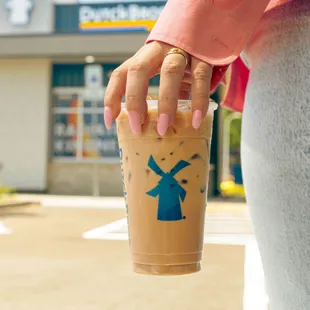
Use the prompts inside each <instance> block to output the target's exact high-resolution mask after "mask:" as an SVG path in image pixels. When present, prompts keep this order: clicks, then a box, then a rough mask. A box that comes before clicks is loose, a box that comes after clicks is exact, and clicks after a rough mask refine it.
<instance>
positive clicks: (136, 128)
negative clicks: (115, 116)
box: [128, 111, 141, 135]
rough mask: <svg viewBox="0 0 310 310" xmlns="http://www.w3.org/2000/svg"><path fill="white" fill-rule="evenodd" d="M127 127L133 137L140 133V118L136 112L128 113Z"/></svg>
mask: <svg viewBox="0 0 310 310" xmlns="http://www.w3.org/2000/svg"><path fill="white" fill-rule="evenodd" d="M128 117H129V125H130V128H131V131H132V133H133V134H134V135H136V134H138V133H140V132H141V117H140V114H139V113H138V112H135V111H128Z"/></svg>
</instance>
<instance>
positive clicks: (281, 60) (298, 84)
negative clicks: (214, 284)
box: [242, 0, 310, 310]
mask: <svg viewBox="0 0 310 310" xmlns="http://www.w3.org/2000/svg"><path fill="white" fill-rule="evenodd" d="M309 4H310V1H309V0H303V1H301V0H296V1H293V2H292V3H291V4H289V5H287V6H284V7H280V8H278V9H276V10H274V11H272V12H270V13H268V14H267V15H266V16H264V17H263V19H262V21H261V22H260V24H259V26H258V27H257V29H256V31H255V32H254V34H253V38H255V40H254V39H253V42H252V43H250V44H249V46H248V47H247V48H246V50H245V53H244V57H246V60H247V62H248V63H249V66H250V68H251V75H250V81H249V86H248V89H247V94H246V105H245V110H244V115H243V128H242V165H243V177H244V184H245V190H246V196H247V202H248V205H249V208H250V213H251V217H252V221H253V224H254V229H255V233H256V237H257V240H258V245H259V248H260V252H261V256H262V261H263V266H264V271H265V277H266V286H267V291H268V295H269V299H270V309H271V310H309V309H310V9H309Z"/></svg>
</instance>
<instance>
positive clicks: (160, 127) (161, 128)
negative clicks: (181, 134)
mask: <svg viewBox="0 0 310 310" xmlns="http://www.w3.org/2000/svg"><path fill="white" fill-rule="evenodd" d="M168 127H169V115H168V114H160V115H159V118H158V122H157V131H158V133H159V135H161V136H164V135H165V134H166V132H167V129H168Z"/></svg>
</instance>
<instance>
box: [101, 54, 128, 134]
mask: <svg viewBox="0 0 310 310" xmlns="http://www.w3.org/2000/svg"><path fill="white" fill-rule="evenodd" d="M130 62H131V59H128V60H127V61H125V62H124V63H123V64H121V65H120V66H119V67H118V68H116V69H115V70H114V71H113V72H112V74H111V77H110V81H109V83H108V86H107V89H106V91H105V95H104V121H105V125H106V127H107V128H111V126H112V121H113V120H115V119H116V118H117V117H118V115H119V113H120V111H121V102H122V98H123V96H124V95H125V91H126V80H127V71H128V68H129V65H130Z"/></svg>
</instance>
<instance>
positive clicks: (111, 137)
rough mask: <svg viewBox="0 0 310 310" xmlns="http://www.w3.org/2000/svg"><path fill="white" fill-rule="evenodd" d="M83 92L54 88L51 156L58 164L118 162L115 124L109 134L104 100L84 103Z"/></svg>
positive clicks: (82, 89)
mask: <svg viewBox="0 0 310 310" xmlns="http://www.w3.org/2000/svg"><path fill="white" fill-rule="evenodd" d="M84 91H85V89H84V88H80V89H70V88H58V89H57V88H55V89H54V100H53V122H52V123H53V128H52V156H53V158H54V159H57V160H66V161H68V160H72V161H85V162H87V161H102V160H106V159H111V158H113V159H114V160H115V159H116V160H117V159H118V157H119V155H118V152H119V150H118V141H117V131H116V124H115V123H114V124H113V128H112V129H111V130H107V128H106V127H105V125H104V121H103V106H104V102H103V98H102V100H89V99H84V96H83V95H84Z"/></svg>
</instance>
